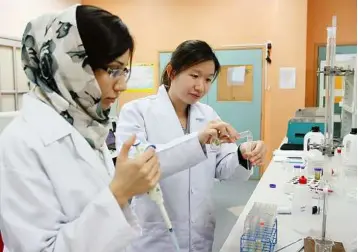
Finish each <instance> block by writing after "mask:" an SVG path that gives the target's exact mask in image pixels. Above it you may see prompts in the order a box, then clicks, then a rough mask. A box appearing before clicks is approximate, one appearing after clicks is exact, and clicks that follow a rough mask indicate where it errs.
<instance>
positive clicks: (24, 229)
mask: <svg viewBox="0 0 358 252" xmlns="http://www.w3.org/2000/svg"><path fill="white" fill-rule="evenodd" d="M0 172H1V173H0V178H1V181H0V186H1V187H0V199H1V203H0V204H1V208H0V217H1V221H0V230H1V233H2V236H3V239H4V242H5V246H6V248H5V251H10V252H39V251H43V252H49V251H51V252H52V251H53V252H111V251H113V252H118V251H122V250H124V248H125V247H126V246H127V245H128V244H129V242H130V241H131V240H132V239H133V238H135V237H136V236H137V235H139V233H140V228H139V226H138V223H137V219H136V217H135V216H134V215H133V214H132V211H131V210H130V208H125V209H124V211H122V210H121V208H120V206H119V205H118V203H117V201H116V200H115V198H114V197H113V194H112V193H111V191H110V190H109V187H108V185H109V182H110V181H111V178H112V177H113V175H114V166H113V162H112V159H111V157H110V156H109V153H108V149H105V150H104V156H103V159H101V157H100V155H99V152H98V153H96V152H95V151H94V150H93V149H92V148H91V147H90V145H89V144H88V143H87V142H86V140H85V139H84V138H83V137H82V136H81V135H80V134H79V133H78V131H77V130H76V129H75V128H74V127H72V126H71V125H70V124H68V123H67V122H66V121H65V120H64V119H63V118H62V117H61V116H60V115H59V114H57V113H56V112H55V111H54V110H53V109H52V108H50V107H49V106H47V105H45V104H44V103H42V102H40V101H39V100H37V99H36V98H33V97H31V96H29V95H25V97H24V100H23V109H22V111H21V115H20V116H19V117H17V118H16V119H15V120H14V121H13V122H12V123H11V124H10V125H9V126H8V127H7V128H6V129H5V130H4V131H3V132H2V134H1V136H0Z"/></svg>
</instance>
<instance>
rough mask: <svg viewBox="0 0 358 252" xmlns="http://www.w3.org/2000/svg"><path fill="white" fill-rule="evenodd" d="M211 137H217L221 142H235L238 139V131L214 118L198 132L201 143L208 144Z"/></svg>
mask: <svg viewBox="0 0 358 252" xmlns="http://www.w3.org/2000/svg"><path fill="white" fill-rule="evenodd" d="M212 138H218V139H219V140H220V141H221V142H222V143H235V142H236V140H238V133H237V131H236V130H235V129H234V128H233V127H232V126H231V125H230V124H228V123H226V122H223V121H221V120H214V121H211V122H209V123H208V125H207V126H206V128H205V129H204V130H203V131H201V132H200V133H199V141H200V143H201V144H209V143H210V141H211V139H212Z"/></svg>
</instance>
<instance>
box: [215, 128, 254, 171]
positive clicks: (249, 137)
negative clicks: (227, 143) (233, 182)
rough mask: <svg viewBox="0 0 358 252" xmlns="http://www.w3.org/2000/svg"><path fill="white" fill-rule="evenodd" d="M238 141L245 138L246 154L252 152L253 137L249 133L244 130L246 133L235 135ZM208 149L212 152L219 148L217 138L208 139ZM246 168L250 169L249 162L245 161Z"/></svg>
mask: <svg viewBox="0 0 358 252" xmlns="http://www.w3.org/2000/svg"><path fill="white" fill-rule="evenodd" d="M237 136H238V138H239V139H245V138H246V142H247V143H248V144H247V150H246V153H250V152H251V151H252V141H253V135H252V133H251V131H249V130H246V131H242V132H240V133H238V134H237ZM209 144H210V148H211V149H212V150H218V149H220V148H221V141H220V139H219V138H218V137H212V138H211V139H210V143H209ZM247 167H250V161H249V160H247Z"/></svg>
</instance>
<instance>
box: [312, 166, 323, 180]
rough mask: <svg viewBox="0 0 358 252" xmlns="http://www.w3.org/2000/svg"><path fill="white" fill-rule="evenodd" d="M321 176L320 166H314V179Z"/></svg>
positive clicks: (318, 178)
mask: <svg viewBox="0 0 358 252" xmlns="http://www.w3.org/2000/svg"><path fill="white" fill-rule="evenodd" d="M321 176H322V168H314V179H315V180H320V179H321Z"/></svg>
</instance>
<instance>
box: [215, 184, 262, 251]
mask: <svg viewBox="0 0 358 252" xmlns="http://www.w3.org/2000/svg"><path fill="white" fill-rule="evenodd" d="M257 182H258V181H255V180H250V181H247V182H237V181H228V182H217V183H215V187H214V191H213V197H214V202H215V216H216V230H215V240H214V245H213V250H212V252H219V251H220V248H221V247H222V245H223V244H224V242H225V240H226V238H227V236H228V235H229V233H230V231H231V229H232V227H233V225H234V224H235V223H236V220H237V219H238V216H239V215H240V212H241V211H242V209H243V208H244V206H245V204H246V202H247V201H248V200H249V198H250V196H251V194H252V192H253V191H254V190H255V188H256V185H257ZM238 240H240V237H238Z"/></svg>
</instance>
